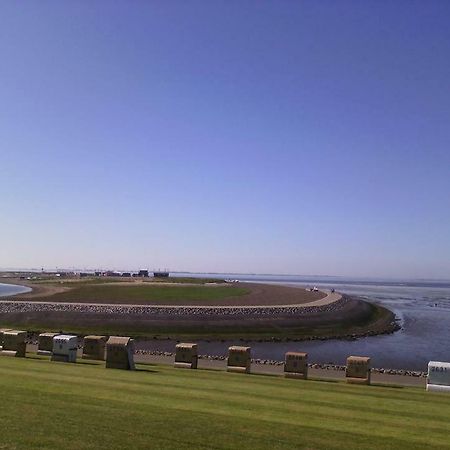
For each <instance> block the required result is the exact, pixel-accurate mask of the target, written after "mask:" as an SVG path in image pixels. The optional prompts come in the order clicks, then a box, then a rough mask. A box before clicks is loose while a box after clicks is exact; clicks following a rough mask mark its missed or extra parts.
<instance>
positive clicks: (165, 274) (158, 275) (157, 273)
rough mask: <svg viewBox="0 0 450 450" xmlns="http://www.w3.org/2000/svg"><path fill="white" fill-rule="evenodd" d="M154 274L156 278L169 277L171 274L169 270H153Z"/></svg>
mask: <svg viewBox="0 0 450 450" xmlns="http://www.w3.org/2000/svg"><path fill="white" fill-rule="evenodd" d="M153 276H154V277H155V278H167V277H168V276H169V272H166V271H158V272H153Z"/></svg>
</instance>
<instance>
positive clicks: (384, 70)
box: [0, 0, 450, 279]
mask: <svg viewBox="0 0 450 450" xmlns="http://www.w3.org/2000/svg"><path fill="white" fill-rule="evenodd" d="M449 16H450V3H449V2H447V1H430V2H426V3H424V2H415V1H412V2H394V3H389V2H375V1H367V2H357V1H345V2H333V1H326V0H325V1H323V2H314V1H302V2H297V3H296V2H275V1H262V2H256V1H249V2H237V3H229V2H221V1H217V2H201V1H192V2H187V3H186V2H181V1H171V2H135V3H133V4H130V3H129V2H126V1H118V2H114V3H112V2H107V1H100V0H97V1H93V2H57V1H50V0H47V1H41V2H39V3H33V2H29V3H23V2H21V3H19V2H4V3H2V4H0V21H1V25H2V26H1V27H0V35H1V39H0V56H1V58H2V61H4V64H3V65H2V68H1V69H0V81H1V82H0V117H1V120H0V135H1V137H2V145H1V149H0V156H1V158H0V174H1V176H0V190H1V191H0V192H1V193H2V194H3V196H2V204H1V210H0V211H1V218H0V236H1V242H0V267H24V268H27V267H28V268H29V267H38V268H41V267H44V268H52V269H54V268H56V267H65V266H66V267H67V266H68V267H79V268H82V267H90V268H95V267H101V268H111V269H117V268H120V267H127V266H128V267H136V268H137V267H148V268H158V267H161V268H163V267H169V268H173V269H175V268H177V271H178V269H182V270H186V271H189V272H197V273H202V272H209V273H213V272H214V273H255V274H269V273H272V274H287V273H291V274H299V273H314V274H316V275H320V276H327V275H328V276H343V277H373V278H400V279H405V278H406V279H450V233H449V224H450V208H449V206H448V204H449V197H450V176H449V167H450V147H449V144H450V127H449V126H448V124H449V123H450V90H449V89H448V80H449V79H450V27H449V26H448V17H449ZM330 274H331V275H330Z"/></svg>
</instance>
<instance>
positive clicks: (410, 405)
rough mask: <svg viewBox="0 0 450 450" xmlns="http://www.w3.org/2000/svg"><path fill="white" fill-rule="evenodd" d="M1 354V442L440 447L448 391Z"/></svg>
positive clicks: (449, 405)
mask: <svg viewBox="0 0 450 450" xmlns="http://www.w3.org/2000/svg"><path fill="white" fill-rule="evenodd" d="M138 368H139V369H140V370H138V371H136V372H126V371H120V370H114V369H105V368H104V365H103V364H97V363H93V362H92V363H90V362H86V361H84V362H82V363H77V364H64V363H52V362H50V361H48V360H44V359H30V358H28V359H19V358H7V357H1V358H0V381H1V407H0V420H1V422H0V423H1V435H0V449H35V448H40V449H45V448H52V449H139V448H142V449H144V448H145V449H185V448H186V449H187V448H189V449H201V448H205V449H233V448H236V449H244V448H245V449H264V448H267V449H271V450H274V449H297V448H305V449H346V450H347V449H358V450H361V449H393V450H394V449H395V450H399V449H420V450H422V449H443V448H450V439H449V437H450V395H447V394H437V393H427V392H425V391H424V390H423V389H419V388H403V387H381V386H354V385H347V384H345V383H340V382H324V381H310V380H308V381H304V380H286V379H283V378H280V377H272V376H262V375H241V374H230V373H226V372H220V371H212V370H183V369H173V368H171V367H168V366H162V365H161V366H159V365H158V366H156V365H153V366H143V365H142V366H138Z"/></svg>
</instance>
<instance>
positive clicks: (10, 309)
mask: <svg viewBox="0 0 450 450" xmlns="http://www.w3.org/2000/svg"><path fill="white" fill-rule="evenodd" d="M348 302H349V298H347V297H345V296H343V297H341V298H340V299H339V300H337V301H335V302H333V303H329V304H327V305H318V306H301V305H292V306H251V307H250V306H211V307H198V306H155V305H100V304H88V303H86V304H84V303H55V302H29V301H20V300H17V299H10V300H2V301H0V314H6V313H26V312H77V313H91V314H92V313H94V314H95V313H97V314H121V315H150V316H156V315H171V316H229V317H233V316H258V317H261V316H269V317H270V316H280V315H285V316H286V315H295V316H299V315H300V316H301V315H308V314H315V313H322V312H334V311H338V310H340V309H341V308H342V307H344V306H345V305H346V304H347V303H348Z"/></svg>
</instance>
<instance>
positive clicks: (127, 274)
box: [122, 272, 131, 278]
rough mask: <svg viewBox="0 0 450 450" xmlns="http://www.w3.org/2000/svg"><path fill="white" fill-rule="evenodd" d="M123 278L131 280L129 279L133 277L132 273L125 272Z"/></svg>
mask: <svg viewBox="0 0 450 450" xmlns="http://www.w3.org/2000/svg"><path fill="white" fill-rule="evenodd" d="M122 277H124V278H129V277H131V273H130V272H123V273H122Z"/></svg>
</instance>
